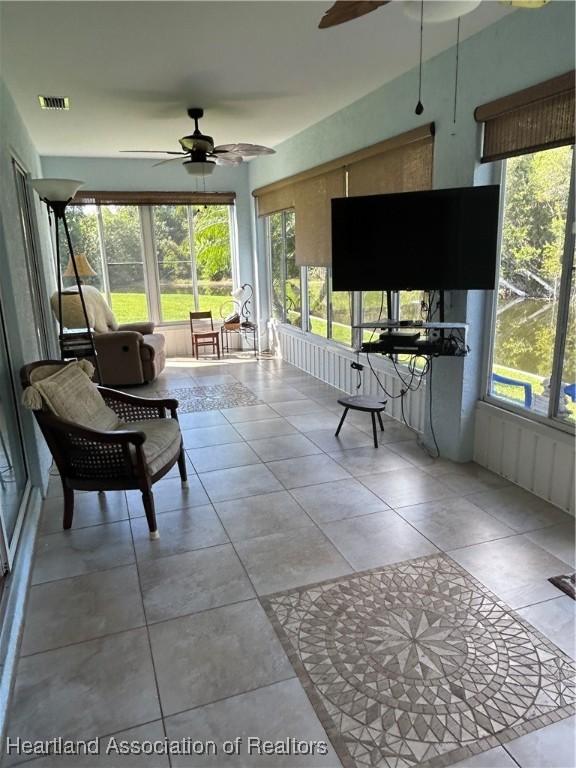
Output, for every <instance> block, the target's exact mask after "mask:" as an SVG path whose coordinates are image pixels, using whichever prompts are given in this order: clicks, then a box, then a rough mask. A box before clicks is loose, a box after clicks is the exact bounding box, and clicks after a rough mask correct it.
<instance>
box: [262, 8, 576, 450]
mask: <svg viewBox="0 0 576 768" xmlns="http://www.w3.org/2000/svg"><path fill="white" fill-rule="evenodd" d="M574 8H575V6H574V3H572V2H563V1H562V0H554V2H552V3H550V5H548V6H547V7H545V8H542V9H540V10H537V11H528V10H523V11H522V10H518V11H516V12H514V13H512V14H510V15H509V16H507V17H506V18H504V19H503V20H502V21H500V22H499V23H498V24H494V25H492V26H491V27H488V28H486V29H484V30H483V31H482V32H480V33H478V34H477V35H475V36H473V37H471V38H469V39H468V40H466V41H465V42H464V43H463V44H462V46H461V49H460V74H459V83H460V84H459V91H458V112H457V122H456V126H454V124H453V89H454V62H455V55H454V54H455V51H454V49H451V50H449V51H446V52H445V53H443V54H441V55H439V56H437V57H435V58H434V59H432V60H430V61H428V62H425V64H424V70H423V98H422V101H423V103H424V107H425V111H424V114H423V115H422V116H421V117H417V116H416V115H415V114H414V107H415V103H416V101H417V70H416V69H414V70H412V71H411V72H408V73H407V74H405V75H403V76H402V77H399V78H398V79H396V80H394V81H393V82H391V83H387V84H386V85H384V86H383V87H382V88H380V89H378V90H377V91H374V92H373V93H371V94H369V95H368V96H365V97H364V98H362V99H360V100H359V101H357V102H355V103H354V104H352V105H350V106H348V107H346V108H345V109H343V110H341V111H340V112H337V113H336V114H334V115H332V116H330V117H328V118H326V119H325V120H322V121H321V122H319V123H317V124H316V125H313V126H311V127H310V128H308V129H306V130H305V131H303V132H302V133H300V134H298V135H296V136H294V137H292V138H291V139H289V140H287V141H285V142H284V143H282V144H281V145H280V146H278V147H276V151H277V154H276V155H274V156H271V157H266V158H261V159H258V160H256V161H254V162H252V163H251V164H250V168H249V170H250V177H249V178H250V189H251V190H253V189H255V188H258V187H260V186H263V185H265V184H269V183H270V182H272V181H276V180H278V179H282V178H285V177H286V176H291V175H292V174H295V173H298V172H299V171H303V170H306V169H308V168H311V167H314V166H316V165H319V164H321V163H323V162H326V161H328V160H333V159H334V158H337V157H340V156H341V155H345V154H347V153H349V152H353V151H355V150H357V149H361V148H362V147H366V146H369V145H370V144H375V143H376V142H378V141H382V140H383V139H386V138H389V137H391V136H395V135H397V134H399V133H403V132H404V131H407V130H410V129H412V128H415V127H417V126H418V125H422V124H425V123H429V122H432V121H434V122H435V124H436V137H435V145H434V186H435V187H436V188H442V187H451V186H467V185H472V184H474V182H475V179H476V182H477V183H486V181H487V179H486V174H485V173H480V172H479V165H478V161H479V156H480V141H481V130H480V127H479V126H478V125H477V124H476V122H475V121H474V117H473V112H474V108H475V107H476V106H478V105H479V104H483V103H484V102H486V101H491V100H492V99H496V98H499V97H500V96H505V95H507V94H509V93H513V92H515V91H518V90H520V89H522V88H526V87H528V86H530V85H534V84H535V83H539V82H542V81H544V80H546V79H548V78H551V77H554V76H555V75H559V74H562V73H564V72H567V71H568V70H570V69H572V68H573V67H574ZM462 26H463V28H464V29H465V27H466V18H464V19H463V20H462ZM262 249H263V244H262V243H261V242H260V243H259V250H260V259H261V260H262ZM447 313H448V315H449V317H450V319H452V320H462V321H464V320H465V321H467V322H468V323H469V324H470V331H469V343H470V346H471V348H472V352H471V354H470V355H469V356H468V357H467V358H466V359H438V360H436V361H435V363H434V375H433V393H434V396H433V413H434V426H435V431H436V435H437V437H438V441H439V443H440V448H441V451H442V453H443V454H444V455H447V456H449V457H451V458H454V459H456V460H460V461H464V460H468V459H470V458H471V456H472V441H473V424H474V406H475V403H476V401H477V399H478V398H479V397H480V394H481V381H482V366H483V360H484V341H485V339H484V338H483V335H484V328H485V319H484V313H485V296H484V294H482V293H480V292H476V291H474V292H470V293H469V294H465V293H459V294H453V295H452V296H451V297H449V299H448V307H447ZM427 440H428V441H430V435H428V436H427Z"/></svg>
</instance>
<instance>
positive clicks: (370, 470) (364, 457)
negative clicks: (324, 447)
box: [330, 445, 412, 477]
mask: <svg viewBox="0 0 576 768" xmlns="http://www.w3.org/2000/svg"><path fill="white" fill-rule="evenodd" d="M330 456H331V457H332V458H333V459H334V461H337V462H338V464H340V466H342V467H344V469H346V470H347V471H348V472H350V474H351V475H354V477H362V476H363V475H374V474H376V473H378V472H389V471H392V470H398V469H412V465H411V464H410V462H409V461H406V459H403V458H402V457H401V456H398V454H396V453H394V452H393V451H390V450H389V449H388V448H386V446H385V445H381V446H379V447H378V448H374V446H373V445H372V446H366V447H364V448H352V449H350V450H346V451H337V452H335V453H331V454H330Z"/></svg>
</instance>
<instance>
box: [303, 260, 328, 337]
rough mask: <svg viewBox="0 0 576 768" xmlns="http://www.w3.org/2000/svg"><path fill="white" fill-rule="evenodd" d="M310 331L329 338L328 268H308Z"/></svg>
mask: <svg viewBox="0 0 576 768" xmlns="http://www.w3.org/2000/svg"><path fill="white" fill-rule="evenodd" d="M307 269H308V316H309V323H308V326H309V330H310V331H311V332H312V333H316V334H317V335H318V336H324V337H327V336H328V296H327V293H328V279H327V277H328V274H327V272H328V271H327V269H326V267H308V268H307Z"/></svg>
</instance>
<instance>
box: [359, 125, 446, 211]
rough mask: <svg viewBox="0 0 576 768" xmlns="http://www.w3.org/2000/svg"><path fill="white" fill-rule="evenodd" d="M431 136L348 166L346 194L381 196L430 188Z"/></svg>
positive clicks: (432, 150)
mask: <svg viewBox="0 0 576 768" xmlns="http://www.w3.org/2000/svg"><path fill="white" fill-rule="evenodd" d="M433 152H434V141H433V138H432V136H430V137H428V138H426V139H422V140H421V141H417V142H413V143H411V144H407V145H405V146H402V147H398V148H397V149H392V150H390V151H389V152H383V153H382V154H380V155H376V156H375V157H370V158H367V159H366V160H360V161H359V162H357V163H352V164H351V165H350V166H348V194H349V195H350V197H353V196H357V195H384V194H389V193H392V192H417V191H418V190H421V189H431V188H432V164H433Z"/></svg>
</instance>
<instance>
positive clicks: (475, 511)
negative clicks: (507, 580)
mask: <svg viewBox="0 0 576 768" xmlns="http://www.w3.org/2000/svg"><path fill="white" fill-rule="evenodd" d="M398 514H399V515H401V516H402V517H403V518H404V520H407V521H408V522H409V523H410V524H411V525H413V526H414V528H416V529H417V530H418V531H420V533H422V534H423V535H424V536H426V538H428V539H430V541H432V542H434V544H436V546H437V547H440V549H443V550H447V549H456V548H457V547H467V546H469V545H471V544H480V543H481V542H483V541H492V539H501V538H503V537H505V536H513V535H515V532H514V531H513V530H512V529H511V528H508V526H506V525H504V524H503V523H501V522H500V521H499V520H496V519H495V518H494V517H492V516H491V515H489V514H488V513H487V512H484V511H483V510H481V509H480V507H477V506H476V505H475V504H472V503H471V502H470V501H468V499H466V498H463V497H461V496H457V497H455V498H450V499H442V500H441V501H428V502H426V503H424V504H416V505H415V506H412V507H400V508H399V509H398Z"/></svg>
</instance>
